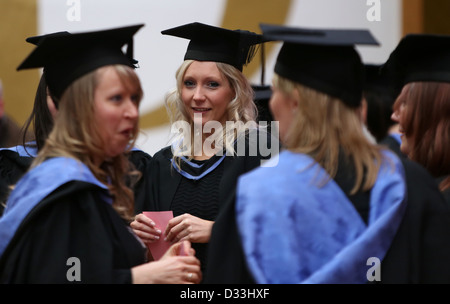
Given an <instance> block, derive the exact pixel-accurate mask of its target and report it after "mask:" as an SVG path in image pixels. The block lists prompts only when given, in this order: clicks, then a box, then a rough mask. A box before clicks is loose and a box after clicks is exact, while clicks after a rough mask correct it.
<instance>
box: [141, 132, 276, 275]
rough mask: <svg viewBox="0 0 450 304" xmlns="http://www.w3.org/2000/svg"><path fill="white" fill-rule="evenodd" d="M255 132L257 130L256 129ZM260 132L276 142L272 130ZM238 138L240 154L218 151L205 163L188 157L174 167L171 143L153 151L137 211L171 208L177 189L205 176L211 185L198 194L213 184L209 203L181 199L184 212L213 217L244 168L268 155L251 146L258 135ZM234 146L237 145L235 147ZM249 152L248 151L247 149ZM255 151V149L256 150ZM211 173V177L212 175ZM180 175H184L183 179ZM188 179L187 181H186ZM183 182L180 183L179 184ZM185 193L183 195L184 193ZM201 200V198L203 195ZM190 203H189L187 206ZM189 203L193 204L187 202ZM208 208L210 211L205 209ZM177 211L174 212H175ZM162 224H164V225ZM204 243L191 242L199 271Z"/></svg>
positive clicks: (204, 265)
mask: <svg viewBox="0 0 450 304" xmlns="http://www.w3.org/2000/svg"><path fill="white" fill-rule="evenodd" d="M255 132H256V131H255ZM260 132H262V133H257V134H261V136H266V141H267V142H268V143H269V144H276V145H278V141H276V140H275V139H274V138H273V137H272V136H271V134H269V133H266V132H264V131H260ZM241 139H244V140H245V151H244V153H241V154H239V156H236V155H235V156H231V155H226V153H220V155H219V154H218V155H214V156H213V157H212V158H211V159H210V160H208V161H206V162H205V164H204V165H202V166H199V165H198V164H196V163H195V162H189V161H187V160H185V161H182V163H181V169H177V167H176V166H175V164H173V163H172V157H173V154H172V148H171V146H168V147H165V148H163V149H162V150H160V151H159V152H157V153H155V154H154V156H153V159H152V163H151V166H150V167H149V170H148V174H149V175H150V178H148V181H150V184H149V185H148V189H149V190H150V191H149V196H148V200H147V201H146V202H144V204H143V205H142V206H140V207H139V206H137V210H138V211H141V212H142V211H168V210H174V208H173V203H174V199H175V198H176V197H180V196H183V195H184V193H180V192H182V190H180V192H177V191H178V190H179V188H180V189H182V188H183V187H189V186H188V184H189V183H191V182H192V183H200V181H203V180H206V181H207V183H209V184H211V182H213V184H211V188H208V187H206V188H208V192H206V191H205V192H204V193H201V194H199V196H209V197H210V192H209V190H211V191H212V188H214V189H215V190H217V197H216V199H213V200H214V201H211V198H210V199H209V201H210V203H208V206H203V207H202V208H200V210H199V209H198V208H196V207H195V206H194V204H193V203H192V204H191V203H190V202H191V201H193V197H191V196H188V197H187V198H186V199H185V201H184V202H183V204H184V206H187V207H185V208H188V209H189V210H187V211H186V212H188V213H190V214H191V215H193V216H198V217H200V218H203V219H207V220H215V218H216V216H217V213H218V212H220V210H221V209H222V208H223V206H224V204H225V202H226V201H227V200H228V199H229V198H230V197H231V196H233V193H234V189H235V187H236V183H237V180H238V177H239V176H240V175H242V174H244V173H246V172H249V171H251V170H253V169H254V168H257V167H259V166H260V165H261V164H262V162H263V161H264V160H265V159H266V158H269V157H270V155H265V153H260V151H259V150H258V149H256V150H253V147H255V145H256V147H259V139H260V137H258V136H256V137H255V136H245V137H243V138H241ZM235 148H236V150H237V146H236V147H235ZM250 152H251V153H250ZM255 152H256V153H255ZM212 175H214V178H213V180H212V179H211V176H212ZM183 179H185V180H184V181H183ZM186 179H188V180H189V181H186ZM180 185H182V186H180ZM184 196H185V197H186V195H184ZM203 201H204V199H203ZM188 205H189V206H188ZM190 205H192V207H191V206H190ZM209 208H211V210H210V211H205V209H209ZM197 210H199V211H198V212H201V213H208V217H209V218H204V217H202V216H199V213H197ZM177 215H179V214H174V216H177ZM164 228H165V227H164ZM207 247H208V244H196V243H194V244H193V248H194V249H195V250H196V256H197V258H199V259H200V261H201V265H202V271H205V269H206V268H207V259H206V255H207Z"/></svg>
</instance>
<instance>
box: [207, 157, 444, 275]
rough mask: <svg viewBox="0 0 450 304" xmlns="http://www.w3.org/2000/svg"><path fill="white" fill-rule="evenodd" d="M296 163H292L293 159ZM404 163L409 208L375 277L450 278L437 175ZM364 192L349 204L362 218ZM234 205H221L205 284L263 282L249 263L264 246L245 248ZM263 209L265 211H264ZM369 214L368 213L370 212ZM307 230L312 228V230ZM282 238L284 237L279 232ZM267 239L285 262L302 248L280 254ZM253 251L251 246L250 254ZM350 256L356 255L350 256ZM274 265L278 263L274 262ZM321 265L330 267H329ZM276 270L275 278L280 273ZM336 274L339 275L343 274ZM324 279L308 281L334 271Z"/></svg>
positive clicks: (256, 220) (286, 219)
mask: <svg viewBox="0 0 450 304" xmlns="http://www.w3.org/2000/svg"><path fill="white" fill-rule="evenodd" d="M283 157H284V156H283V154H282V155H280V158H283ZM292 166H294V164H292ZM402 167H403V168H404V171H405V176H406V186H407V188H406V196H405V197H407V201H406V202H407V203H406V208H405V211H404V214H403V217H402V218H401V220H400V224H399V226H398V229H397V232H396V233H395V236H394V237H393V239H392V240H391V243H390V245H389V246H388V247H387V252H386V253H385V256H384V258H381V268H380V269H381V280H380V281H374V282H375V283H433V282H441V283H448V282H450V275H449V273H450V266H449V265H450V264H449V263H448V262H446V261H447V258H446V256H447V257H448V255H449V254H450V246H449V244H448V242H447V241H445V240H446V239H448V238H449V237H450V225H449V223H450V215H449V209H448V208H447V206H446V205H445V203H444V202H443V198H442V196H441V195H440V193H439V191H438V189H437V188H436V185H435V184H434V182H433V179H432V178H431V177H430V176H429V174H428V173H427V172H426V170H425V169H424V168H422V167H421V166H419V165H418V164H416V163H413V162H411V161H408V160H406V159H402ZM293 168H294V167H293ZM258 170H261V169H258ZM261 171H262V170H261ZM344 171H345V170H344ZM348 174H351V172H347V173H346V174H338V175H340V176H346V175H348ZM251 175H254V174H252V173H250V174H248V176H251ZM253 177H255V176H253ZM268 180H269V181H270V182H271V184H272V185H274V187H275V183H277V182H278V181H277V178H276V177H275V176H274V175H273V174H271V175H270V178H267V177H266V181H268ZM246 182H247V183H248V182H250V180H249V179H247V180H246ZM343 184H345V182H344V183H342V180H341V181H340V182H339V186H342V185H343ZM289 185H291V186H292V183H289ZM244 188H245V187H244ZM261 191H263V190H261ZM371 195H372V194H371ZM363 197H364V196H359V198H358V199H357V200H356V201H359V204H358V203H357V202H356V201H355V199H351V204H352V205H353V206H354V208H355V209H356V210H357V211H358V214H359V215H360V216H361V218H363V217H364V216H365V215H364V214H365V211H364V209H365V208H364V207H363V206H364V204H361V200H364V199H363ZM366 197H367V196H366ZM330 200H331V201H334V200H335V198H334V197H333V199H330ZM383 200H386V199H383ZM261 201H262V200H261ZM278 201H282V200H278ZM236 209H238V207H236V202H235V200H230V201H229V203H228V204H227V206H226V207H225V208H224V209H223V212H221V213H220V214H219V216H218V218H217V220H216V222H215V224H214V226H213V231H212V236H211V240H210V251H209V253H208V265H209V267H208V271H207V273H206V275H205V283H228V284H230V283H231V284H232V283H251V282H261V281H258V279H260V278H258V276H257V275H255V272H254V270H251V267H250V266H249V255H252V254H253V255H256V256H257V255H258V254H259V253H260V252H261V251H262V250H260V249H259V248H257V246H258V245H257V244H258V242H257V241H255V242H254V246H255V247H252V248H253V249H249V248H247V251H244V248H243V244H245V241H244V240H243V239H242V237H243V235H245V234H244V233H245V231H241V233H240V232H239V229H238V224H237V222H236V217H237V211H236ZM262 212H264V210H263V211H262ZM265 212H267V208H266V209H265ZM270 212H271V213H274V212H275V210H274V209H273V208H271V209H270ZM305 212H306V213H308V212H310V210H305ZM283 214H284V212H282V211H281V212H277V213H276V215H278V217H279V218H278V222H279V223H280V225H283V223H284V222H290V219H289V218H284V216H283ZM294 214H295V213H294V212H293V213H288V214H287V215H289V216H294V217H295V215H294ZM369 214H370V212H369ZM369 214H368V215H367V217H369ZM367 220H369V219H367ZM249 222H253V223H258V222H259V223H261V225H265V226H268V227H270V226H273V225H274V224H271V225H270V224H269V223H267V222H265V219H264V216H261V218H254V220H252V221H251V220H249ZM263 222H264V223H263ZM302 223H303V224H302ZM302 223H298V226H299V229H301V228H302V227H303V228H304V229H306V228H305V227H308V225H309V223H308V221H302ZM315 224H316V223H312V225H313V226H314V225H315ZM241 225H243V226H245V224H242V223H241ZM250 225H252V224H250ZM309 231H311V229H310V230H309ZM338 231H339V230H338ZM247 233H251V232H247ZM261 233H262V232H261ZM281 235H282V236H283V238H286V237H287V236H286V235H285V233H284V232H283V233H282V234H281ZM272 238H274V239H276V238H277V236H275V235H273V236H272ZM278 238H280V237H279V236H278ZM267 243H268V244H269V245H267V244H266V246H265V247H264V248H265V249H266V250H267V251H272V250H274V251H275V253H273V255H274V256H277V254H278V255H279V256H283V257H284V258H280V260H281V261H284V260H285V258H289V255H296V254H297V252H298V250H283V251H281V252H279V253H277V251H278V249H279V248H281V247H280V246H277V245H275V242H267ZM290 243H296V241H294V240H293V241H292V242H290V241H289V240H287V241H286V244H290ZM310 244H311V246H313V248H314V246H319V244H320V242H319V243H318V242H311V243H310ZM314 244H315V245H314ZM247 246H249V245H248V244H247ZM250 247H251V246H250ZM372 247H373V246H370V247H369V248H372ZM251 250H253V252H252V253H251ZM283 252H284V253H283ZM265 254H266V253H265V252H264V253H263V254H262V255H265ZM304 261H305V260H304ZM308 261H309V260H308ZM350 261H352V260H351V259H350ZM295 263H297V262H295ZM274 264H275V265H276V263H275V262H274ZM233 265H236V266H233ZM344 265H345V264H344ZM289 266H291V267H290V268H289V269H288V271H287V272H286V273H281V274H280V275H281V277H286V276H287V275H288V273H289V271H291V270H290V269H294V268H295V266H296V265H294V264H291V265H289ZM362 268H363V271H359V272H360V274H361V275H360V276H362V275H364V271H367V270H368V268H369V266H366V265H362ZM274 269H275V272H276V271H279V270H280V269H279V268H278V267H274ZM323 269H326V267H325V268H323ZM330 269H331V268H328V270H330ZM343 271H344V273H345V271H348V268H345V269H344V270H343ZM356 272H357V271H354V273H356ZM332 273H333V272H329V273H328V274H332ZM272 275H274V276H275V277H277V274H276V273H275V274H272ZM334 277H335V278H339V276H334ZM351 277H352V276H344V279H339V280H338V282H339V283H348V282H351V281H350V278H351ZM323 278H325V279H326V280H322V281H313V280H310V281H309V282H310V283H311V282H313V283H316V282H327V280H329V279H332V278H333V276H322V279H323ZM363 281H365V279H364V278H363V279H361V280H360V282H363ZM305 282H306V280H305ZM328 282H329V281H328ZM334 282H336V281H334Z"/></svg>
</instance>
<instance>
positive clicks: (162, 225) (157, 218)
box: [143, 211, 173, 261]
mask: <svg viewBox="0 0 450 304" xmlns="http://www.w3.org/2000/svg"><path fill="white" fill-rule="evenodd" d="M143 213H144V215H145V216H146V217H148V218H151V219H152V220H153V222H155V225H156V226H155V227H156V228H158V229H159V230H161V231H162V234H161V238H160V239H159V240H157V241H156V242H153V243H150V244H148V249H149V250H150V252H151V253H152V256H153V258H154V259H155V261H157V260H159V259H160V258H161V257H162V256H163V255H164V253H165V252H166V251H167V249H169V247H170V246H171V245H172V243H170V242H166V241H164V237H165V236H164V230H166V227H167V223H168V222H169V221H170V220H171V219H172V218H173V212H172V211H152V212H150V211H144V212H143Z"/></svg>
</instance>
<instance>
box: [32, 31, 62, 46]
mask: <svg viewBox="0 0 450 304" xmlns="http://www.w3.org/2000/svg"><path fill="white" fill-rule="evenodd" d="M65 35H70V33H69V32H67V31H63V32H56V33H51V34H45V35H40V36H32V37H28V38H27V39H25V41H26V42H28V43H31V44H34V45H38V44H39V43H40V42H41V41H42V40H44V38H47V37H54V36H65Z"/></svg>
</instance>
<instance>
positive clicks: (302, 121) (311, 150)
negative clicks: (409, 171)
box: [273, 74, 382, 194]
mask: <svg viewBox="0 0 450 304" xmlns="http://www.w3.org/2000/svg"><path fill="white" fill-rule="evenodd" d="M273 85H274V86H275V87H277V88H278V89H279V90H281V91H282V92H283V93H285V94H292V93H293V92H294V91H297V92H298V95H297V96H298V98H299V100H298V110H297V111H296V114H295V117H294V119H293V122H292V124H291V125H290V127H289V130H288V134H287V136H286V137H285V138H286V139H285V141H284V146H285V148H286V149H288V150H290V151H292V152H296V153H304V154H308V155H309V156H311V157H312V158H314V159H315V160H316V162H317V163H319V164H320V165H321V166H322V167H323V168H324V169H325V170H326V171H327V172H328V174H329V176H330V177H331V178H334V177H335V176H336V173H337V170H338V158H339V153H340V152H343V153H344V154H345V155H346V156H347V157H348V158H349V159H350V160H352V161H353V163H354V166H355V170H356V179H355V185H354V186H353V188H352V190H351V192H350V193H351V194H354V193H356V192H357V191H358V190H363V191H366V190H369V189H371V188H372V187H373V185H374V184H375V181H376V178H377V174H378V171H379V168H380V164H381V158H382V155H381V148H380V147H378V146H375V145H373V144H371V143H370V142H369V141H368V140H367V139H366V136H365V135H364V133H363V129H362V126H361V119H360V117H359V116H358V114H357V112H356V111H357V110H356V109H352V108H350V107H348V106H346V105H345V104H344V103H343V102H342V101H341V100H339V99H337V98H334V97H331V96H329V95H327V94H324V93H322V92H319V91H316V90H314V89H311V88H308V87H306V86H303V85H301V84H299V83H295V82H293V81H290V80H288V79H286V78H283V77H281V76H279V75H277V74H275V75H274V78H273Z"/></svg>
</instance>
